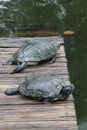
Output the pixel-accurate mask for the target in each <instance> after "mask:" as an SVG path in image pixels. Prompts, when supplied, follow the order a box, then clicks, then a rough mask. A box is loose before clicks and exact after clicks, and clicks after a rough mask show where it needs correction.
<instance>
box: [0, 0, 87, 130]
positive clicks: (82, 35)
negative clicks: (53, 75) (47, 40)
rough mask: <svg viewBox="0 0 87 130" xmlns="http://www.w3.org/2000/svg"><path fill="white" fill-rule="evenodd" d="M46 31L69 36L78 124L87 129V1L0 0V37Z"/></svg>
mask: <svg viewBox="0 0 87 130" xmlns="http://www.w3.org/2000/svg"><path fill="white" fill-rule="evenodd" d="M65 30H73V31H74V32H75V35H71V36H66V35H63V32H64V31H65ZM37 32H38V33H37ZM44 32H45V33H44ZM46 32H47V35H48V34H49V33H50V35H57V32H58V33H60V34H62V36H63V37H64V39H65V49H66V54H67V59H68V66H69V73H70V79H71V82H72V83H73V84H75V86H76V89H75V91H74V98H75V106H76V114H77V119H78V126H79V130H87V36H86V35H87V34H86V32H87V1H86V0H84V1H83V0H77V1H75V0H0V37H3V36H9V37H18V36H35V35H40V34H41V33H42V34H43V35H45V34H46ZM48 32H49V33H48Z"/></svg>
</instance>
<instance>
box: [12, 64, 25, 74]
mask: <svg viewBox="0 0 87 130" xmlns="http://www.w3.org/2000/svg"><path fill="white" fill-rule="evenodd" d="M26 67H27V65H26V63H22V64H21V65H18V66H17V68H15V69H14V70H13V71H12V72H11V73H10V74H14V73H18V72H21V71H22V70H24V69H25V68H26Z"/></svg>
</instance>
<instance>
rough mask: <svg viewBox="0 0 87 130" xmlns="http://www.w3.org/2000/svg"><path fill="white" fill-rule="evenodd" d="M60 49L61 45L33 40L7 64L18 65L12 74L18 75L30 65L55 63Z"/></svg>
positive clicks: (23, 46)
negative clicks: (47, 62) (17, 73)
mask: <svg viewBox="0 0 87 130" xmlns="http://www.w3.org/2000/svg"><path fill="white" fill-rule="evenodd" d="M59 47H60V45H59V44H56V43H55V44H54V43H53V42H49V41H46V40H38V39H36V40H34V39H32V40H29V41H25V42H24V44H23V45H22V46H21V47H20V48H19V49H18V51H16V52H15V53H14V54H13V57H12V58H11V59H9V60H8V62H7V63H6V64H17V65H18V66H17V68H15V69H14V70H13V71H12V72H11V73H16V72H20V71H22V70H23V69H25V68H26V67H27V66H28V65H37V64H38V63H40V62H44V61H50V63H53V62H54V61H55V57H56V54H57V50H58V49H59Z"/></svg>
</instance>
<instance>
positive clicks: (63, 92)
mask: <svg viewBox="0 0 87 130" xmlns="http://www.w3.org/2000/svg"><path fill="white" fill-rule="evenodd" d="M74 88H75V86H74V85H73V84H70V85H66V86H65V87H63V89H62V90H61V92H60V94H59V100H66V99H67V98H68V96H69V95H70V93H71V92H72V91H73V90H74Z"/></svg>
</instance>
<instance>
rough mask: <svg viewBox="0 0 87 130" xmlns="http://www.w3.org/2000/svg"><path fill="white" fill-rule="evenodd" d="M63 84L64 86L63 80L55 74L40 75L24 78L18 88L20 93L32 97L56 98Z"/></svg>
mask: <svg viewBox="0 0 87 130" xmlns="http://www.w3.org/2000/svg"><path fill="white" fill-rule="evenodd" d="M64 86H66V84H65V82H64V81H63V80H61V79H59V78H57V77H55V76H40V77H36V78H33V79H30V80H26V81H25V82H24V83H23V84H21V85H20V86H19V88H18V89H19V92H20V93H21V94H22V95H24V96H27V97H32V98H34V99H46V98H50V99H51V100H57V97H58V94H59V93H60V92H61V90H62V88H63V87H64Z"/></svg>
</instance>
